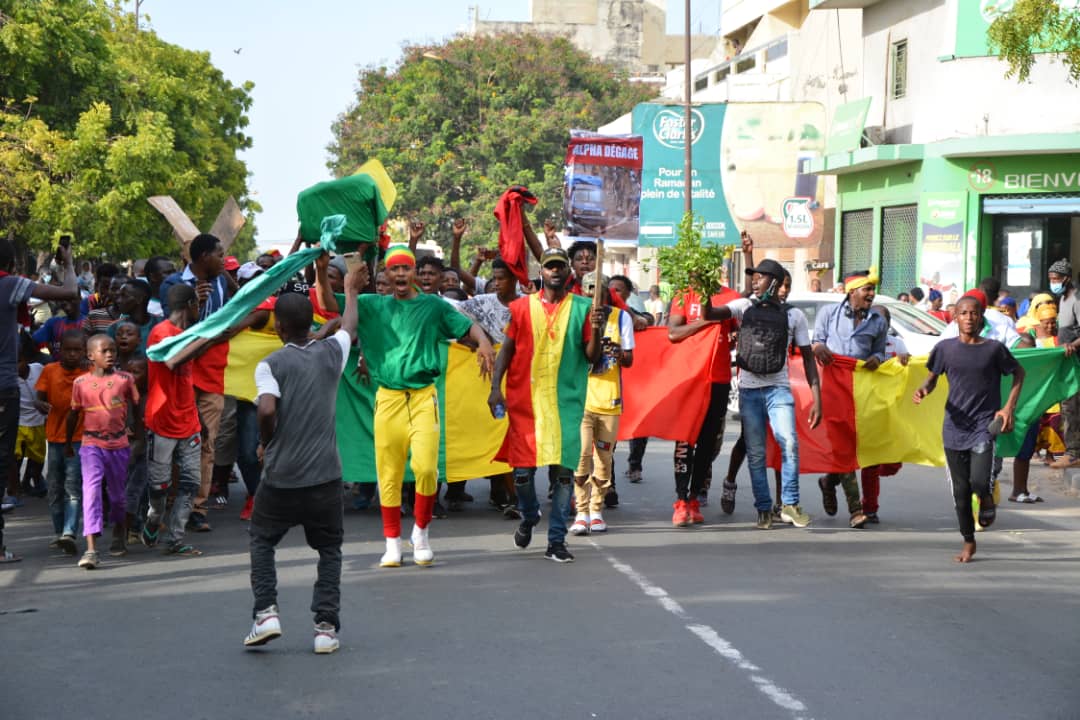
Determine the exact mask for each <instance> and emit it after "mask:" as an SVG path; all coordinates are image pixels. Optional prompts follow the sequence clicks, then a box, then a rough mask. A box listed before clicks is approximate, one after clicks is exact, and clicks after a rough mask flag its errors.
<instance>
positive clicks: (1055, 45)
mask: <svg viewBox="0 0 1080 720" xmlns="http://www.w3.org/2000/svg"><path fill="white" fill-rule="evenodd" d="M986 37H987V40H988V41H989V45H990V49H991V50H992V51H994V52H997V53H998V56H999V57H1000V58H1001V59H1002V60H1004V61H1005V62H1007V63H1008V64H1009V69H1008V70H1007V71H1006V73H1005V77H1014V76H1015V77H1016V78H1017V79H1018V80H1020V81H1021V82H1023V81H1026V80H1027V79H1028V77H1029V76H1030V75H1031V68H1032V66H1033V65H1034V64H1035V59H1036V56H1037V55H1038V54H1040V53H1060V56H1061V61H1062V63H1064V65H1065V67H1066V68H1067V69H1068V71H1069V79H1070V81H1071V82H1072V83H1073V84H1078V83H1080V5H1077V4H1076V3H1072V2H1069V3H1062V2H1061V1H1060V0H1016V3H1015V4H1014V5H1013V6H1012V9H1010V10H1009V11H1008V12H1005V13H1002V14H1001V15H999V16H998V17H997V18H996V19H995V20H994V22H993V23H992V24H991V25H990V29H989V30H988V31H987V33H986Z"/></svg>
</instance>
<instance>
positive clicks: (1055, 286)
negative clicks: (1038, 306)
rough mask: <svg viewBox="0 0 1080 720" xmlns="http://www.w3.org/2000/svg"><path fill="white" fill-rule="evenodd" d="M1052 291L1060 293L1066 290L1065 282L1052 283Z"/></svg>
mask: <svg viewBox="0 0 1080 720" xmlns="http://www.w3.org/2000/svg"><path fill="white" fill-rule="evenodd" d="M1050 292H1052V293H1054V294H1055V295H1060V294H1061V293H1063V292H1065V283H1050Z"/></svg>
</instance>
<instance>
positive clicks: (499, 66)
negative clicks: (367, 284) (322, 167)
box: [328, 34, 652, 245]
mask: <svg viewBox="0 0 1080 720" xmlns="http://www.w3.org/2000/svg"><path fill="white" fill-rule="evenodd" d="M425 55H427V57H425ZM432 56H434V57H432ZM651 95H652V93H651V91H649V90H648V89H646V88H644V87H642V86H640V85H635V84H632V83H630V82H629V81H628V80H627V78H626V76H625V75H624V74H621V73H620V72H619V71H618V70H616V69H615V68H614V67H613V66H610V65H607V64H604V63H601V62H599V61H596V60H593V59H592V58H591V57H590V56H589V55H587V54H586V53H584V52H582V51H580V50H578V49H577V48H575V47H574V46H573V45H572V44H571V43H570V42H569V41H568V40H566V39H563V38H552V37H543V36H537V35H528V34H520V35H518V34H516V35H501V36H495V37H491V36H478V37H457V38H454V39H452V40H449V41H447V42H445V43H443V44H441V45H414V46H407V47H405V48H404V52H403V57H402V58H401V60H400V62H399V64H398V65H397V66H396V67H393V68H387V67H368V68H366V69H363V70H361V72H360V77H359V89H358V92H357V99H356V102H355V103H354V104H353V105H352V106H351V107H350V108H349V109H348V110H347V111H346V112H344V113H343V114H342V115H341V116H340V117H339V118H338V120H337V122H336V123H335V124H334V126H333V132H334V142H333V144H332V145H331V146H330V148H329V150H330V153H331V161H330V162H329V163H328V165H329V167H330V168H331V169H332V170H333V172H334V173H335V174H336V175H337V176H342V175H346V174H349V173H351V172H354V171H355V169H356V168H357V167H358V166H359V165H360V164H361V163H363V162H364V161H365V160H367V159H369V158H372V157H376V158H378V159H379V160H381V161H382V162H383V164H384V165H385V166H386V168H387V170H388V171H389V173H390V176H391V177H392V178H393V180H394V182H395V183H396V184H397V186H398V189H399V196H398V201H397V204H396V205H395V207H394V212H395V214H398V213H400V214H402V215H406V216H417V217H419V218H420V219H421V220H424V221H425V222H428V223H429V225H431V224H435V225H437V226H438V227H439V232H437V233H436V239H437V240H439V241H440V242H442V243H443V244H444V245H445V244H447V242H448V241H449V237H450V223H451V222H452V219H453V218H455V217H465V218H467V219H468V220H469V222H470V223H471V225H472V230H471V231H470V233H469V235H467V236H466V241H465V242H466V244H470V243H471V244H478V243H479V244H485V245H489V244H492V242H493V240H494V238H495V235H496V233H497V224H496V221H495V218H494V217H493V215H492V211H493V210H494V208H495V203H496V201H497V200H498V198H499V196H500V195H501V194H502V193H503V192H504V191H505V190H506V189H507V188H508V187H509V186H511V185H514V184H522V185H526V186H528V187H529V188H530V189H531V190H532V191H533V192H534V193H536V195H537V196H538V197H539V203H538V205H537V207H536V209H535V213H536V215H537V216H538V217H540V218H547V217H549V216H552V215H556V216H557V215H560V214H561V212H562V183H563V163H564V160H565V156H566V145H567V141H568V139H569V133H570V130H571V129H573V128H586V129H588V128H596V127H597V126H599V125H602V124H604V123H607V122H610V121H612V120H614V119H615V118H617V117H619V116H620V115H622V114H624V113H626V112H629V111H630V109H631V108H633V106H634V105H635V104H636V103H638V102H641V101H643V100H646V99H648V98H649V97H651ZM535 224H536V225H537V227H539V224H538V223H535ZM429 239H430V238H429Z"/></svg>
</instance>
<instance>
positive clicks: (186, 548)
mask: <svg viewBox="0 0 1080 720" xmlns="http://www.w3.org/2000/svg"><path fill="white" fill-rule="evenodd" d="M165 554H166V555H181V556H184V557H199V556H200V555H202V550H199V549H198V548H196V547H195V546H194V545H189V544H187V543H185V542H178V543H173V544H172V545H170V546H169V547H167V548H165Z"/></svg>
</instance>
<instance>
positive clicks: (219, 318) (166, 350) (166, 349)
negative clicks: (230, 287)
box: [146, 247, 323, 362]
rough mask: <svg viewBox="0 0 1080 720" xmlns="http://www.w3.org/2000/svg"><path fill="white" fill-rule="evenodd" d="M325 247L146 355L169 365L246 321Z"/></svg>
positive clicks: (287, 264) (275, 270) (303, 254)
mask: <svg viewBox="0 0 1080 720" xmlns="http://www.w3.org/2000/svg"><path fill="white" fill-rule="evenodd" d="M322 252H323V250H322V248H321V247H312V248H307V249H305V250H300V251H298V252H294V253H293V254H292V255H289V256H288V257H286V258H283V259H282V260H281V262H279V263H278V264H276V265H274V267H272V268H270V269H269V270H267V271H266V272H264V273H263V274H261V275H259V277H257V278H255V279H254V280H252V281H251V282H249V283H248V284H247V285H244V287H242V288H240V292H238V293H236V295H233V296H232V297H231V298H229V301H228V302H227V303H225V305H224V306H223V307H222V308H221V309H220V310H218V311H217V312H216V313H214V314H213V315H211V316H210V317H208V318H206V319H205V320H203V321H202V322H198V323H195V324H194V325H192V326H191V327H189V328H188V329H187V330H185V331H184V332H182V333H180V334H179V335H174V336H173V337H170V338H165V339H164V340H162V341H161V342H159V343H158V344H157V345H155V346H153V347H152V348H150V349H149V350H147V351H146V356H147V357H148V358H150V359H151V360H153V361H155V362H165V361H166V360H169V359H170V358H172V357H173V356H174V355H176V354H177V353H178V352H180V351H181V350H183V349H184V348H185V347H187V346H188V344H189V343H191V342H193V341H194V340H196V339H198V338H215V337H217V336H218V335H221V334H222V333H223V332H225V331H226V330H228V329H229V328H231V327H233V326H234V325H236V324H237V323H238V322H240V321H241V320H243V319H244V318H246V317H247V316H248V315H249V314H250V313H251V311H252V310H254V309H255V308H256V307H258V306H259V304H260V303H262V301H263V300H265V299H266V298H268V297H270V296H271V295H273V294H274V293H275V292H277V291H278V290H279V289H280V288H281V286H282V285H284V284H285V281H286V280H288V279H289V278H291V277H292V276H293V275H295V274H296V272H297V271H298V270H300V269H301V268H303V267H306V266H307V265H310V264H311V263H313V262H315V258H317V257H319V255H322Z"/></svg>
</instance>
